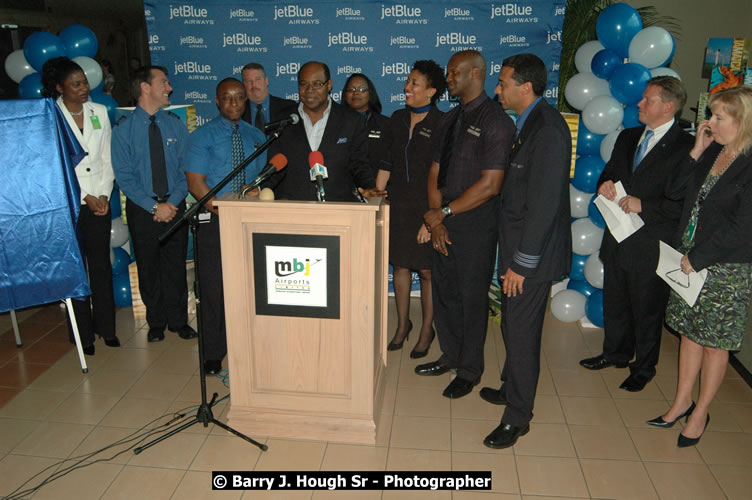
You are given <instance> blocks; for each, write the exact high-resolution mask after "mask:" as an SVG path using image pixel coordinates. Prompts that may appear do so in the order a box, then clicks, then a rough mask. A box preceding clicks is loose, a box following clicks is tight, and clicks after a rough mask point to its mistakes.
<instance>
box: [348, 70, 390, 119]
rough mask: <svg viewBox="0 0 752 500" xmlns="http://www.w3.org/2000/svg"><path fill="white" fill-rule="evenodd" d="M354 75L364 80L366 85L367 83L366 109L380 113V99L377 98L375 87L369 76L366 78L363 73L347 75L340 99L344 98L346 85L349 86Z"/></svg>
mask: <svg viewBox="0 0 752 500" xmlns="http://www.w3.org/2000/svg"><path fill="white" fill-rule="evenodd" d="M355 77H359V78H362V79H363V80H365V81H366V85H368V110H369V111H371V112H373V113H381V99H379V94H378V92H376V87H374V85H373V82H372V81H371V79H370V78H368V77H367V76H366V75H364V74H363V73H353V74H352V75H350V76H349V77H347V81H346V82H345V86H344V87H342V99H344V96H345V91H346V90H347V87H349V86H350V80H352V79H353V78H355Z"/></svg>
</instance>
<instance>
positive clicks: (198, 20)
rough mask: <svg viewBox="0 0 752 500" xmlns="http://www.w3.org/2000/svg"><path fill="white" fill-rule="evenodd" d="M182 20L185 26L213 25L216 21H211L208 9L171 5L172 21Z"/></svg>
mask: <svg viewBox="0 0 752 500" xmlns="http://www.w3.org/2000/svg"><path fill="white" fill-rule="evenodd" d="M178 19H182V20H183V24H205V25H213V24H214V19H209V11H208V9H202V8H199V7H195V6H193V5H179V6H177V7H173V6H172V5H170V21H172V20H178Z"/></svg>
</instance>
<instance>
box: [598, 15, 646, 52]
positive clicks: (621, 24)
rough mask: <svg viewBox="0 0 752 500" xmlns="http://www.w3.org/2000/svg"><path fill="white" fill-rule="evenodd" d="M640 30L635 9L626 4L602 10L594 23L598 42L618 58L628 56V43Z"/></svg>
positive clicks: (639, 20) (640, 26) (640, 20)
mask: <svg viewBox="0 0 752 500" xmlns="http://www.w3.org/2000/svg"><path fill="white" fill-rule="evenodd" d="M641 29H642V18H641V17H640V14H639V12H637V9H635V8H634V7H632V6H631V5H628V4H626V3H615V4H613V5H610V6H608V7H606V8H605V9H603V10H602V11H601V13H600V15H598V20H597V21H596V23H595V32H596V34H597V35H598V41H599V42H601V44H603V46H604V47H606V48H607V49H612V50H614V51H616V53H617V54H619V56H620V57H622V58H624V57H628V56H629V42H631V41H632V38H634V36H635V35H636V34H637V33H638V32H639V31H640V30H641Z"/></svg>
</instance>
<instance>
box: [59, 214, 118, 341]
mask: <svg viewBox="0 0 752 500" xmlns="http://www.w3.org/2000/svg"><path fill="white" fill-rule="evenodd" d="M78 226H79V229H80V231H81V240H82V242H83V252H84V255H82V257H83V259H84V263H85V265H86V267H87V271H88V274H89V285H90V286H91V296H90V297H86V298H84V300H76V299H73V300H72V301H71V302H72V303H73V313H74V314H75V316H76V324H77V325H78V333H79V335H80V336H81V343H82V345H84V346H90V345H92V344H93V343H94V334H95V333H97V334H99V336H100V337H102V338H105V339H110V338H113V337H114V336H115V297H114V293H113V290H112V265H111V264H110V229H111V227H112V216H111V215H110V213H109V212H108V213H107V214H105V215H101V216H100V215H94V212H92V211H91V210H89V207H88V205H81V212H80V215H79V217H78ZM68 336H69V338H70V340H71V342H73V329H72V327H71V324H70V321H68Z"/></svg>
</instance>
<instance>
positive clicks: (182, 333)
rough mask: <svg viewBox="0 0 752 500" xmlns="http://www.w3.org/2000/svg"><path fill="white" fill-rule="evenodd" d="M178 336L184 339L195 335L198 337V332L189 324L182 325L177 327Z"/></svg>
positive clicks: (192, 337)
mask: <svg viewBox="0 0 752 500" xmlns="http://www.w3.org/2000/svg"><path fill="white" fill-rule="evenodd" d="M178 337H180V338H181V339H185V340H189V339H195V338H196V337H198V333H196V330H194V329H193V328H191V327H190V326H188V325H183V326H181V327H180V328H178Z"/></svg>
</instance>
